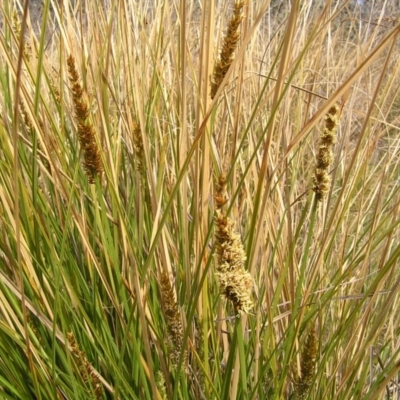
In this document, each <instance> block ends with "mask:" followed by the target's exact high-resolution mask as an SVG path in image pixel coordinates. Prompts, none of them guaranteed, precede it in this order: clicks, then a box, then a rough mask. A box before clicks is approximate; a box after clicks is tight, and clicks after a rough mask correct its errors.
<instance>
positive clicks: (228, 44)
mask: <svg viewBox="0 0 400 400" xmlns="http://www.w3.org/2000/svg"><path fill="white" fill-rule="evenodd" d="M245 3H246V2H245V1H236V2H235V7H234V10H233V15H232V17H231V19H230V21H229V23H228V29H227V31H226V34H225V36H224V39H223V44H222V48H221V52H220V55H219V60H218V62H217V63H216V64H215V66H214V71H213V78H212V82H211V98H212V99H213V98H214V97H215V94H216V93H217V91H218V88H219V86H220V85H221V82H222V81H223V80H224V78H225V75H226V73H227V72H228V69H229V67H230V66H231V64H232V61H233V58H234V52H235V50H236V48H237V45H238V43H239V38H240V35H239V26H240V23H241V22H242V19H243V14H242V10H243V7H244V5H245Z"/></svg>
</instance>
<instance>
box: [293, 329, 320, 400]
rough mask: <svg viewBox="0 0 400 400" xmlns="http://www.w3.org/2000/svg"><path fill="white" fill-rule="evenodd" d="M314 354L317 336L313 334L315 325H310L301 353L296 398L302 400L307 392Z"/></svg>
mask: <svg viewBox="0 0 400 400" xmlns="http://www.w3.org/2000/svg"><path fill="white" fill-rule="evenodd" d="M316 354H317V337H316V334H315V327H312V329H311V330H310V332H309V333H308V335H307V339H306V342H305V344H304V348H303V351H302V353H301V362H300V365H301V377H300V378H299V379H298V380H297V382H296V388H295V396H294V398H295V399H296V400H302V399H305V398H307V396H308V392H309V390H310V386H311V383H312V380H313V377H314V371H315V358H316Z"/></svg>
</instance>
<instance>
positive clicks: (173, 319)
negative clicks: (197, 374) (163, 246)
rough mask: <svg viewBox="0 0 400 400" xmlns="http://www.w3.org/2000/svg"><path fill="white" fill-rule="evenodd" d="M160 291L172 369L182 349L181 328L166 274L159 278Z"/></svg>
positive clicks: (184, 358) (184, 360)
mask: <svg viewBox="0 0 400 400" xmlns="http://www.w3.org/2000/svg"><path fill="white" fill-rule="evenodd" d="M160 291H161V296H162V299H163V311H164V315H165V320H166V323H167V329H168V334H169V338H170V341H171V343H172V345H173V351H172V354H171V362H172V365H173V366H174V367H177V365H178V363H179V357H180V355H181V352H182V347H183V327H182V321H181V318H180V314H179V309H178V304H177V303H176V300H175V295H174V290H173V288H172V286H171V282H170V280H169V277H168V275H167V274H166V273H162V274H161V277H160ZM186 358H187V355H186V351H185V354H184V357H183V363H182V364H183V365H186Z"/></svg>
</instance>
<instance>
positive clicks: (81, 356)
mask: <svg viewBox="0 0 400 400" xmlns="http://www.w3.org/2000/svg"><path fill="white" fill-rule="evenodd" d="M67 339H68V343H69V345H70V347H71V351H72V354H73V355H74V357H75V359H76V363H77V366H78V368H79V372H80V376H81V378H82V380H83V381H84V382H85V383H86V384H90V385H91V386H92V388H93V389H94V392H95V395H96V399H102V398H103V393H104V390H103V385H102V383H101V381H100V379H99V377H98V375H97V373H96V371H95V370H94V368H93V366H92V364H91V363H90V362H89V361H88V359H87V357H86V354H85V352H84V351H81V350H79V346H78V344H77V343H76V340H75V336H74V334H73V333H72V332H69V333H67Z"/></svg>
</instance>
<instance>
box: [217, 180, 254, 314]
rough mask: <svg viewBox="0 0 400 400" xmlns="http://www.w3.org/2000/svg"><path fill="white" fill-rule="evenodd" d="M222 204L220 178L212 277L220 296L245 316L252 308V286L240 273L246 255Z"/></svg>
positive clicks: (223, 189)
mask: <svg viewBox="0 0 400 400" xmlns="http://www.w3.org/2000/svg"><path fill="white" fill-rule="evenodd" d="M226 201H227V197H226V180H225V177H223V176H221V177H220V179H219V181H218V185H217V190H216V196H215V203H216V211H215V225H216V232H215V240H216V250H217V257H218V260H217V272H216V276H217V278H218V281H219V284H220V288H221V292H222V294H223V295H224V296H225V297H226V298H227V299H228V300H229V301H231V302H232V304H233V306H234V307H235V310H236V311H237V312H239V313H245V314H247V313H249V312H250V311H251V309H252V308H253V301H252V299H251V293H252V290H253V286H254V282H253V278H252V277H251V275H250V274H249V272H248V271H246V270H245V269H244V263H245V261H246V254H245V252H244V248H243V244H242V241H241V239H240V236H239V235H238V234H237V233H236V232H235V224H234V222H233V221H232V220H231V219H230V218H228V217H227V216H226V214H225V212H224V210H223V207H224V205H225V203H226Z"/></svg>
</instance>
